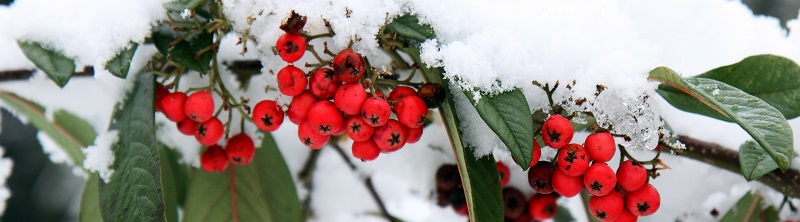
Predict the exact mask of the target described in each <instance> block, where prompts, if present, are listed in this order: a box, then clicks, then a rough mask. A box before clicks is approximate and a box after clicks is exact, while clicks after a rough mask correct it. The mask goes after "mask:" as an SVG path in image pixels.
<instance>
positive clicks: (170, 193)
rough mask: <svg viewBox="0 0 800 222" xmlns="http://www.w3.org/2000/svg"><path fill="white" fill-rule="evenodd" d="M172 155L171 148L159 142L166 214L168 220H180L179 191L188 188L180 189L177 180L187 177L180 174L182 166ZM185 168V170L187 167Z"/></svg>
mask: <svg viewBox="0 0 800 222" xmlns="http://www.w3.org/2000/svg"><path fill="white" fill-rule="evenodd" d="M171 155H172V154H171V153H170V150H169V148H166V147H165V146H164V145H162V144H160V143H159V144H158V156H159V159H160V160H161V161H160V162H161V186H162V188H163V192H162V194H164V196H163V198H164V214H165V215H166V218H167V221H178V205H179V202H180V201H179V200H178V198H179V197H178V196H179V194H178V193H180V192H185V191H186V189H179V187H178V182H177V181H178V180H180V179H185V178H180V177H179V176H178V175H179V174H180V173H179V172H178V171H179V170H181V166H180V165H179V164H178V162H177V161H174V160H177V159H175V158H172V156H171ZM183 169H184V170H185V168H183Z"/></svg>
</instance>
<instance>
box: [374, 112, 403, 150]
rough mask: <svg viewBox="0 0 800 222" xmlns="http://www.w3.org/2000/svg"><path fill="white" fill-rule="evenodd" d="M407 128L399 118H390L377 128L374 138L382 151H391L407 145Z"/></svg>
mask: <svg viewBox="0 0 800 222" xmlns="http://www.w3.org/2000/svg"><path fill="white" fill-rule="evenodd" d="M406 138H407V134H406V129H405V127H403V125H402V124H400V122H397V120H389V122H387V123H386V124H384V125H383V126H380V127H378V128H375V134H373V135H372V140H374V141H375V144H377V145H378V148H380V149H381V152H382V153H391V152H394V151H397V150H399V149H400V148H403V145H406Z"/></svg>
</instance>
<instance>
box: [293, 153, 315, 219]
mask: <svg viewBox="0 0 800 222" xmlns="http://www.w3.org/2000/svg"><path fill="white" fill-rule="evenodd" d="M319 154H320V150H311V154H310V155H309V156H308V159H307V160H306V163H305V164H303V168H302V169H301V170H300V174H299V175H298V177H299V178H300V181H301V182H302V183H303V187H305V188H306V191H307V194H306V199H304V200H303V203H302V205H301V207H302V208H303V216H304V217H305V218H304V219H305V220H304V221H306V220H307V219H308V218H311V217H313V216H314V211H313V209H311V191H312V190H313V189H314V183H313V182H314V177H313V175H312V174H313V173H314V169H315V168H317V159H319Z"/></svg>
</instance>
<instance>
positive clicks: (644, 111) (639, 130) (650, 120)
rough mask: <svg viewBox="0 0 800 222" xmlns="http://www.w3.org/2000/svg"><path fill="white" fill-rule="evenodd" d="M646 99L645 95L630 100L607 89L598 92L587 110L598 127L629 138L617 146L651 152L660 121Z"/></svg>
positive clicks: (629, 97) (662, 123)
mask: <svg viewBox="0 0 800 222" xmlns="http://www.w3.org/2000/svg"><path fill="white" fill-rule="evenodd" d="M648 98H649V96H647V95H640V96H638V97H635V98H634V97H631V96H628V95H625V94H622V93H620V91H618V90H611V89H609V90H605V91H603V92H602V93H600V94H599V95H598V96H597V97H596V98H595V99H594V100H593V101H592V103H591V107H589V108H588V109H589V111H591V112H592V114H594V117H595V119H596V120H597V125H598V126H600V127H603V128H607V129H608V128H610V129H611V133H614V134H622V135H626V136H628V137H629V138H626V139H624V140H622V141H620V145H623V146H625V147H628V148H632V149H642V148H646V149H650V150H652V149H655V148H656V146H657V145H658V142H659V132H661V129H662V128H663V126H664V121H663V120H661V117H660V115H659V114H658V113H657V112H656V110H655V109H654V108H653V107H652V106H653V105H652V101H650V100H649V99H648Z"/></svg>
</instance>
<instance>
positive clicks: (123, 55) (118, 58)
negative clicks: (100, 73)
mask: <svg viewBox="0 0 800 222" xmlns="http://www.w3.org/2000/svg"><path fill="white" fill-rule="evenodd" d="M137 47H139V44H137V43H135V42H134V43H131V46H130V47H128V48H127V49H125V50H122V51H121V52H119V53H118V54H117V55H115V56H114V58H111V60H110V61H108V63H106V69H107V70H108V71H109V72H111V74H114V76H116V77H119V78H122V79H124V78H125V77H127V76H128V71H130V69H131V60H133V54H134V53H135V52H136V48H137Z"/></svg>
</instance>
